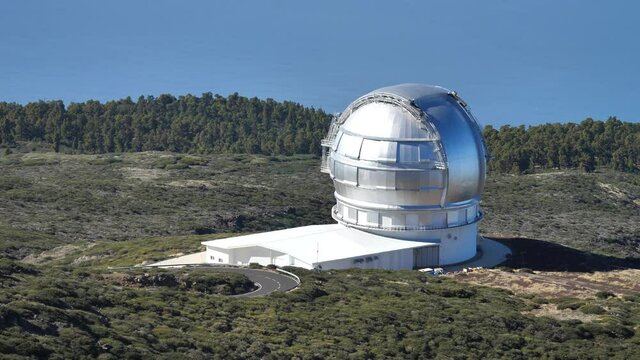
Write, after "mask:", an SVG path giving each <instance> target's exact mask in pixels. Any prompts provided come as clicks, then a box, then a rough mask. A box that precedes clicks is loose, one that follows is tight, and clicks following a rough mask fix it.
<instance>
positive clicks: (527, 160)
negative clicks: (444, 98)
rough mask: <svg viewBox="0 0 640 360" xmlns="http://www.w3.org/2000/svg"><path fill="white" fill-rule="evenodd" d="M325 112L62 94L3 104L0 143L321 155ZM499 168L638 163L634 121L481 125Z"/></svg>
mask: <svg viewBox="0 0 640 360" xmlns="http://www.w3.org/2000/svg"><path fill="white" fill-rule="evenodd" d="M330 118H331V116H330V115H329V114H327V113H325V112H324V111H322V110H317V109H313V108H305V107H303V106H302V105H300V104H296V103H293V102H288V101H285V102H276V101H274V100H272V99H267V100H260V99H257V98H251V99H249V98H246V97H242V96H239V95H238V94H237V93H236V94H232V95H230V96H228V97H222V96H220V95H212V94H211V93H205V94H203V95H202V96H200V97H197V96H193V95H186V96H180V97H178V98H176V97H174V96H172V95H160V96H159V97H153V96H148V97H140V98H138V100H137V101H132V100H131V99H130V98H126V99H121V100H117V101H109V102H107V103H104V104H102V103H100V102H98V101H93V100H90V101H87V102H84V103H71V104H69V105H68V106H65V105H64V104H63V102H62V101H49V102H44V101H39V102H34V103H29V104H27V105H20V104H15V103H6V102H0V143H2V144H4V145H9V146H11V145H14V144H15V143H16V142H28V141H40V142H46V143H50V144H53V147H54V149H55V150H56V151H64V152H69V151H71V152H80V153H112V152H138V151H147V150H162V151H174V152H183V153H184V152H187V153H200V154H203V153H251V154H267V155H291V154H316V155H318V154H319V153H320V151H321V150H320V140H321V139H322V138H323V137H324V135H325V132H326V129H327V128H328V126H329V123H330ZM483 133H484V136H485V139H486V143H487V146H488V148H489V152H490V153H491V155H492V158H493V161H491V162H490V164H489V168H490V170H492V171H497V172H502V173H526V172H531V171H533V169H535V168H536V167H541V168H581V169H583V170H585V171H592V170H593V169H595V167H596V166H606V167H610V168H613V169H616V170H620V171H626V172H637V171H639V170H640V124H638V123H629V122H622V121H620V120H618V119H616V118H614V117H612V118H609V119H608V120H607V121H596V120H592V119H587V120H584V121H583V122H581V123H580V124H575V123H565V124H559V123H556V124H544V125H537V126H531V127H525V126H519V127H511V126H503V127H501V128H500V129H495V128H493V127H492V126H486V127H485V128H484V130H483Z"/></svg>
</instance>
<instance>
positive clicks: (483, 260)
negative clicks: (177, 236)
mask: <svg viewBox="0 0 640 360" xmlns="http://www.w3.org/2000/svg"><path fill="white" fill-rule="evenodd" d="M478 248H479V249H480V251H479V252H478V255H477V256H475V257H474V258H473V259H471V260H469V261H465V262H463V263H459V264H455V265H449V266H445V267H443V268H444V271H445V272H454V271H462V269H463V268H469V267H484V268H490V267H494V266H497V265H500V264H501V263H502V262H504V261H505V260H507V255H509V254H511V249H509V248H508V247H507V246H505V245H502V244H501V243H499V242H497V241H495V240H491V239H487V238H483V237H481V236H479V237H478ZM205 259H206V251H202V252H199V253H194V254H188V255H183V256H179V257H175V258H171V259H167V260H163V261H160V262H157V263H153V264H149V265H147V266H178V265H197V264H206V263H207V262H206V260H205Z"/></svg>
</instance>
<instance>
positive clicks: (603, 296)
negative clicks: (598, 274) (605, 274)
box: [596, 291, 616, 299]
mask: <svg viewBox="0 0 640 360" xmlns="http://www.w3.org/2000/svg"><path fill="white" fill-rule="evenodd" d="M615 296H616V294H614V293H612V292H611V291H598V292H597V293H596V297H597V298H598V299H608V298H610V297H615Z"/></svg>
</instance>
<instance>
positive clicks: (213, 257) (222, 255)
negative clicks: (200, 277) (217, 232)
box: [205, 246, 233, 264]
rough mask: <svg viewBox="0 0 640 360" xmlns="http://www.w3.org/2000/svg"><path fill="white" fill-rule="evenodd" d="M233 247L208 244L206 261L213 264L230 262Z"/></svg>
mask: <svg viewBox="0 0 640 360" xmlns="http://www.w3.org/2000/svg"><path fill="white" fill-rule="evenodd" d="M232 252H233V250H232V249H220V248H215V247H211V246H207V252H206V254H205V255H206V261H207V262H208V263H212V264H229V260H230V257H231V253H232Z"/></svg>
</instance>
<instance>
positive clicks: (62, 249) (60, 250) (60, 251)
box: [21, 244, 93, 264]
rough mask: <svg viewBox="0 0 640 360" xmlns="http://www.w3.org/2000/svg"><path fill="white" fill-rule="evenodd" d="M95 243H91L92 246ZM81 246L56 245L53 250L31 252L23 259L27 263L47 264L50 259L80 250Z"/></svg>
mask: <svg viewBox="0 0 640 360" xmlns="http://www.w3.org/2000/svg"><path fill="white" fill-rule="evenodd" d="M91 246H93V244H91V245H90V247H91ZM80 248H81V246H78V245H62V246H58V247H55V248H53V249H51V250H46V251H43V252H41V253H39V254H30V255H27V256H26V257H25V258H24V259H22V260H21V261H22V262H23V263H26V264H45V263H48V262H50V261H53V260H56V259H60V258H63V257H65V256H67V255H69V254H71V253H73V252H75V251H77V250H79V249H80Z"/></svg>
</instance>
